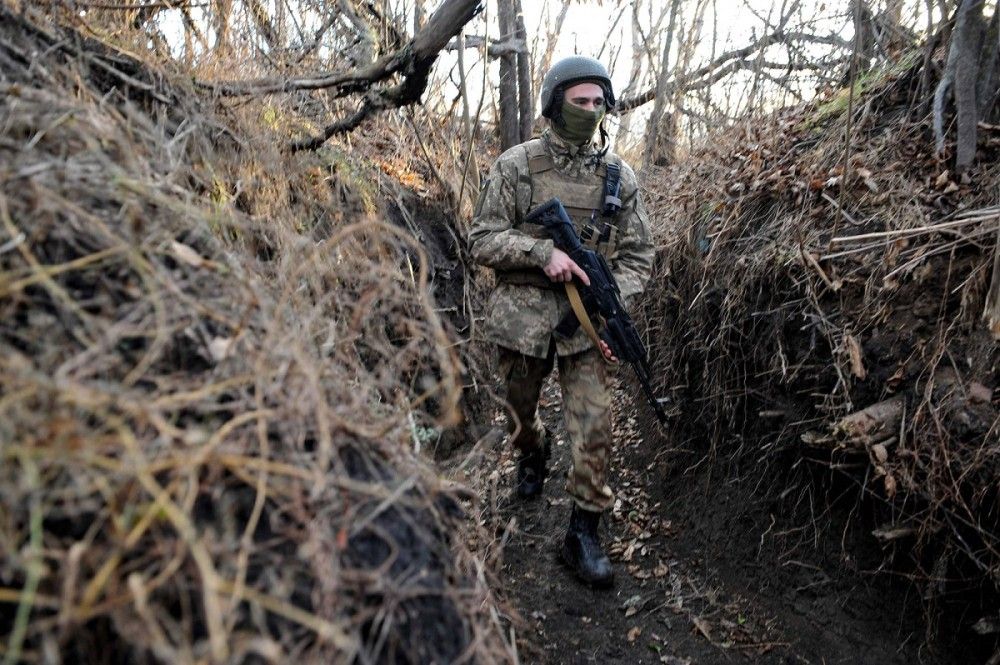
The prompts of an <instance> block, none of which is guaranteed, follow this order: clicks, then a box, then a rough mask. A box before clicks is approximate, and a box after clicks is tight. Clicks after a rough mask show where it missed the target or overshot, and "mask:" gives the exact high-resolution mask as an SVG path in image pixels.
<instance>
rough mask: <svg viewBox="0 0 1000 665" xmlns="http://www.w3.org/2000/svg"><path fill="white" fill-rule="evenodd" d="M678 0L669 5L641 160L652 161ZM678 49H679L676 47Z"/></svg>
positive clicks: (664, 97) (665, 94) (665, 85)
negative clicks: (668, 16)
mask: <svg viewBox="0 0 1000 665" xmlns="http://www.w3.org/2000/svg"><path fill="white" fill-rule="evenodd" d="M680 5H681V2H680V0H672V4H671V5H670V21H669V22H668V23H667V38H666V39H665V40H664V43H663V57H662V58H661V59H660V71H659V76H657V78H656V97H655V98H654V101H653V113H652V115H650V117H649V122H648V124H647V125H646V147H645V150H644V151H643V162H645V163H646V164H650V163H652V160H653V153H654V152H655V148H656V135H657V133H658V130H659V128H660V118H661V117H662V116H663V107H664V106H665V105H666V101H667V81H668V80H669V78H670V47H671V46H672V45H673V41H674V28H675V27H676V26H677V15H678V14H679V10H680ZM678 50H680V49H678Z"/></svg>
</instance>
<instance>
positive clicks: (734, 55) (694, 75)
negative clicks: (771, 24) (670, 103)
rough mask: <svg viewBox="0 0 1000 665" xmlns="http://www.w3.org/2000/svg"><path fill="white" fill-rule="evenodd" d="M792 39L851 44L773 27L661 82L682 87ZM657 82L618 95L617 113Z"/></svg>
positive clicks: (647, 98)
mask: <svg viewBox="0 0 1000 665" xmlns="http://www.w3.org/2000/svg"><path fill="white" fill-rule="evenodd" d="M794 42H807V43H811V44H827V45H830V46H836V47H837V48H841V49H844V50H847V49H849V48H850V47H851V45H850V43H848V42H846V41H845V40H844V39H842V38H841V37H838V36H836V35H814V34H810V33H805V32H791V31H789V32H786V31H784V30H776V31H774V32H772V33H771V34H769V35H766V36H764V37H761V38H760V39H758V40H757V41H755V42H754V43H753V44H749V45H747V46H744V47H743V48H740V49H734V50H732V51H727V52H726V53H723V54H721V55H719V56H717V57H716V58H715V59H714V60H712V61H711V62H710V63H708V64H707V65H705V66H704V67H700V68H698V69H696V70H694V71H692V72H690V73H688V74H685V75H683V76H680V77H678V78H676V79H673V80H670V81H667V82H666V83H665V86H666V89H667V92H668V93H669V92H671V91H673V89H674V88H675V87H678V86H680V87H686V86H688V85H689V84H691V83H695V82H697V81H699V79H702V78H704V77H706V76H709V75H711V74H713V72H715V71H716V70H717V69H719V68H720V67H722V66H723V65H726V64H727V63H729V62H731V61H733V60H746V59H747V58H748V57H750V56H751V55H752V54H754V53H757V52H758V51H760V50H762V49H766V48H767V47H769V46H773V45H774V44H789V43H794ZM658 87H659V86H654V87H653V88H650V89H649V90H646V91H644V92H641V93H639V94H637V95H635V96H633V97H629V98H627V99H622V100H621V101H620V102H619V103H618V106H617V110H618V112H619V113H626V112H628V111H632V110H634V109H636V108H638V107H640V106H642V105H644V104H648V103H649V102H651V101H653V100H654V99H655V98H656V91H657V88H658Z"/></svg>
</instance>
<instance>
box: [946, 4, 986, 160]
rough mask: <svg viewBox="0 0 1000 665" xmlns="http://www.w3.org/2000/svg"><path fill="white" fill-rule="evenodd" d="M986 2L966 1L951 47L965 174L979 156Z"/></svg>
mask: <svg viewBox="0 0 1000 665" xmlns="http://www.w3.org/2000/svg"><path fill="white" fill-rule="evenodd" d="M983 2H984V0H963V2H962V5H961V7H960V8H959V10H958V20H957V21H956V23H955V34H954V36H953V38H952V44H951V48H953V49H955V50H956V57H955V112H956V115H957V121H958V123H957V124H958V141H957V145H956V147H955V170H956V171H958V172H959V173H964V172H965V171H966V170H967V169H968V168H969V167H970V166H972V161H973V159H975V156H976V125H977V124H978V122H979V112H978V111H979V107H978V104H977V103H976V83H977V81H978V80H979V51H980V47H981V46H982V40H983V32H984V29H983Z"/></svg>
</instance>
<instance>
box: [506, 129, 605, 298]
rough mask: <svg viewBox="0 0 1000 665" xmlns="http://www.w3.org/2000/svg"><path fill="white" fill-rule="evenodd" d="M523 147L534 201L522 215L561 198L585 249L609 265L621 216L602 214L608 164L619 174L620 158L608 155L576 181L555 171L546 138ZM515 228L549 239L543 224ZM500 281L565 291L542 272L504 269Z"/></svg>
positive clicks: (521, 223)
mask: <svg viewBox="0 0 1000 665" xmlns="http://www.w3.org/2000/svg"><path fill="white" fill-rule="evenodd" d="M522 147H523V148H524V151H525V155H526V157H527V160H528V174H527V175H526V176H522V178H527V179H529V184H530V186H531V201H530V204H529V205H528V208H527V210H525V211H523V212H525V213H526V212H528V211H530V210H534V209H535V208H536V207H537V206H539V205H540V204H542V203H545V202H546V201H548V200H549V199H551V198H553V197H555V198H558V199H559V200H560V201H561V202H562V204H563V207H564V208H565V209H566V214H568V215H569V217H570V219H571V220H573V225H574V226H575V227H576V232H577V235H579V236H580V240H581V242H582V243H583V245H584V247H586V248H587V249H592V250H594V251H596V252H598V253H599V254H601V255H602V256H604V258H605V259H606V260H607V261H608V263H609V264H610V263H611V262H612V260H613V259H614V258H615V251H616V249H617V240H618V234H619V233H621V229H620V228H619V227H618V223H619V221H618V220H619V215H617V214H615V215H612V216H605V215H603V214H602V212H603V210H604V203H605V195H606V192H605V184H606V182H607V174H608V164H609V163H610V164H612V165H613V166H612V169H618V173H620V169H621V160H620V159H619V158H618V156H617V155H609V156H608V157H607V158H606V160H607V161H602V162H601V163H600V165H598V167H597V169H596V170H595V171H588V170H584V172H583V173H582V174H581V176H580V177H579V178H573V177H570V176H569V175H565V174H563V173H560V172H559V170H558V169H556V165H555V162H554V161H553V160H552V156H551V155H550V154H549V151H548V150H547V149H546V147H545V141H544V140H543V139H537V138H536V139H531V140H530V141H528V142H526V143H524V144H523V145H522ZM620 205H621V204H620V202H619V206H620ZM514 228H516V229H517V230H518V231H522V232H524V233H526V234H527V235H530V236H531V237H532V238H538V239H544V238H548V237H549V235H548V233H547V232H546V231H545V227H543V226H542V225H540V224H526V223H524V222H523V221H521V220H520V219H517V220H515V223H514ZM497 278H498V279H499V280H500V281H502V282H507V283H509V284H523V285H529V286H536V287H539V288H546V289H553V288H559V289H561V288H562V284H556V283H554V282H552V281H551V280H550V279H549V278H548V277H546V276H545V273H543V272H541V271H540V270H505V271H500V272H498V273H497Z"/></svg>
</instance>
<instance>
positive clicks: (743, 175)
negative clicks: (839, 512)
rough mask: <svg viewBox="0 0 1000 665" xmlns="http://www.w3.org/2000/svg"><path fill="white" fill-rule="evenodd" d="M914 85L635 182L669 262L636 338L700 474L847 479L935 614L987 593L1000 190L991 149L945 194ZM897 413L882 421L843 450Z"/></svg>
mask: <svg viewBox="0 0 1000 665" xmlns="http://www.w3.org/2000/svg"><path fill="white" fill-rule="evenodd" d="M919 75H920V74H919V66H915V67H903V68H900V69H898V70H897V71H894V72H891V73H890V74H888V75H886V76H885V77H884V78H882V79H880V80H875V81H871V82H869V84H868V85H866V87H865V93H864V94H863V95H861V96H860V97H859V98H858V99H855V100H854V102H853V114H850V115H849V114H848V112H847V109H846V108H843V106H844V105H841V106H840V107H838V108H836V109H832V110H831V109H830V108H829V107H824V105H823V104H822V103H820V104H818V105H816V106H802V107H798V108H794V109H789V110H786V111H782V112H780V113H778V114H776V115H773V116H770V117H766V118H762V119H754V120H748V121H746V122H744V123H741V124H738V125H736V126H734V127H731V128H729V129H727V130H725V131H721V132H719V133H718V134H717V135H715V136H712V137H711V138H710V139H709V140H708V141H706V142H705V143H704V144H703V145H702V146H701V147H699V148H698V149H697V150H696V151H695V152H694V154H692V155H691V156H690V157H689V158H688V159H686V160H684V162H683V163H681V164H680V165H678V166H676V167H673V168H671V169H669V170H653V171H650V172H647V173H646V174H645V180H646V185H647V187H648V188H649V190H650V191H651V198H652V199H653V200H652V202H651V204H652V205H651V208H652V214H653V216H654V218H655V219H658V220H660V227H659V230H658V236H659V241H660V251H659V263H658V265H659V269H658V273H657V275H656V276H655V278H654V280H653V283H652V285H651V288H650V289H649V291H648V292H647V293H649V294H651V295H649V297H648V298H647V307H646V311H645V313H644V317H645V325H646V329H647V332H648V335H649V339H650V340H651V342H652V349H651V351H652V356H653V359H654V363H655V368H656V373H657V374H658V375H659V376H661V377H663V385H662V386H661V388H662V391H663V392H664V393H671V392H672V393H673V395H674V397H675V398H676V401H677V404H678V405H679V408H680V411H681V412H683V414H684V423H689V424H690V423H704V424H705V425H704V426H695V427H694V428H693V429H691V430H689V431H687V432H685V434H687V435H689V436H692V437H694V438H696V439H701V440H704V441H706V442H708V443H707V445H706V446H705V447H704V448H703V451H704V454H705V458H704V459H705V460H707V461H713V462H720V463H722V464H723V465H731V466H729V468H731V469H738V470H739V471H738V472H740V473H752V474H754V477H764V476H760V475H758V474H761V473H762V467H761V466H760V463H763V465H764V468H767V469H768V470H769V471H768V473H767V474H765V476H767V477H770V478H772V479H773V478H774V477H775V476H773V475H770V474H773V473H774V472H775V470H777V469H783V470H787V469H788V468H790V467H792V466H798V467H800V466H801V465H800V464H797V463H798V462H800V461H801V460H802V459H803V458H805V459H809V460H811V461H813V462H817V463H819V464H822V465H823V466H827V467H832V468H835V469H840V470H844V471H846V472H847V473H848V474H850V475H851V476H852V477H853V478H855V479H856V481H857V482H858V484H859V485H860V486H861V487H862V488H863V490H864V492H865V493H866V494H867V496H868V497H870V498H874V499H875V501H876V503H878V504H881V505H882V506H883V510H882V511H881V512H882V513H883V515H884V516H885V524H884V529H882V530H880V533H879V537H880V538H881V539H882V540H883V542H884V543H886V544H887V546H891V547H894V548H896V549H895V552H896V553H903V554H913V555H914V557H913V558H914V559H915V561H916V565H917V567H918V570H917V576H918V577H919V578H921V579H922V580H923V581H924V582H925V583H928V584H927V586H928V588H929V589H930V592H929V593H931V595H933V594H934V593H936V590H937V589H938V588H939V587H940V588H944V587H945V585H944V582H943V581H944V580H945V579H950V580H952V581H956V580H966V581H967V580H970V579H972V580H978V581H981V582H985V583H986V585H987V586H992V584H993V583H992V580H995V579H996V576H997V575H998V574H1000V540H998V536H997V533H998V531H997V525H998V521H997V518H998V515H997V512H996V509H995V505H996V499H997V492H996V486H995V478H996V474H997V471H998V463H1000V445H998V443H997V441H998V432H1000V420H998V410H997V392H996V390H997V387H998V386H1000V374H998V361H1000V356H998V345H997V344H996V343H995V342H994V341H993V339H992V337H991V336H990V334H989V331H988V329H987V327H986V325H985V324H984V323H983V322H982V320H981V314H982V312H983V305H984V301H985V299H986V291H987V287H988V284H989V278H990V267H991V266H992V264H993V253H994V251H995V237H996V229H997V223H998V222H997V219H998V209H997V207H996V206H997V203H998V200H997V194H996V192H997V186H998V183H1000V168H998V167H997V162H996V159H995V157H996V150H997V147H998V142H997V137H996V135H995V134H992V133H991V134H989V135H988V136H986V137H984V139H983V142H982V145H981V151H980V155H981V157H980V166H979V167H978V168H977V170H976V171H975V172H974V173H973V174H972V180H971V181H970V182H969V183H963V182H960V181H959V182H956V181H955V180H954V179H953V178H952V177H950V176H949V174H947V173H945V169H946V167H945V166H944V165H943V164H941V163H939V162H938V161H937V160H936V159H935V158H934V156H933V154H932V151H933V141H932V140H930V132H929V127H928V126H927V125H925V124H922V123H914V122H911V121H909V120H908V119H907V117H908V111H909V110H910V98H909V94H910V91H911V90H913V89H915V88H914V86H915V83H916V80H917V77H919ZM848 137H849V138H848ZM706 183H711V189H709V190H708V191H707V192H706V188H705V184H706ZM893 398H895V399H900V400H902V401H903V408H902V410H901V413H900V411H899V410H896V411H894V412H892V411H891V410H885V409H882V412H884V413H889V412H892V413H894V414H895V419H894V420H893V419H889V420H886V421H885V422H879V423H876V425H875V428H874V430H873V431H870V432H866V433H864V434H863V435H851V433H850V432H848V431H847V430H849V429H850V428H849V427H847V426H846V425H845V423H844V422H843V421H842V418H844V417H845V416H847V415H849V414H852V413H856V412H858V411H860V410H862V409H864V408H866V407H869V406H872V405H876V404H880V403H881V402H883V401H884V400H891V399H893ZM766 485H770V484H769V483H768V484H766ZM784 489H785V487H778V488H776V489H775V490H774V491H775V493H778V492H781V491H782V490H784ZM957 586H960V585H957Z"/></svg>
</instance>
